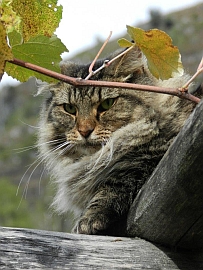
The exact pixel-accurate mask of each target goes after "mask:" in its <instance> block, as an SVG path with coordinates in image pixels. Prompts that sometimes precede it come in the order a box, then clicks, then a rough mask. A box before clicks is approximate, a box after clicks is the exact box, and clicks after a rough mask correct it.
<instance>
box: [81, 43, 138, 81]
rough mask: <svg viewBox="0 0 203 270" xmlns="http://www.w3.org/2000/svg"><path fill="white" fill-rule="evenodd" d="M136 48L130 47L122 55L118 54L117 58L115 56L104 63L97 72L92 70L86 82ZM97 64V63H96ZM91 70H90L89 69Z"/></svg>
mask: <svg viewBox="0 0 203 270" xmlns="http://www.w3.org/2000/svg"><path fill="white" fill-rule="evenodd" d="M133 47H134V46H131V47H129V48H128V49H127V50H125V51H123V52H122V53H120V54H118V55H117V56H115V57H114V58H113V59H111V60H105V61H104V63H103V64H102V66H101V67H99V68H98V69H96V70H95V71H93V70H91V72H90V71H89V72H90V73H89V74H88V76H87V77H86V78H85V80H89V79H90V78H91V77H92V76H93V75H95V74H96V73H98V72H99V71H100V70H102V69H103V68H106V67H109V66H110V65H111V63H113V61H115V60H116V59H118V58H119V57H121V56H123V55H124V54H126V53H127V52H129V51H130V50H132V48H133ZM94 64H95V63H94ZM89 70H90V69H89Z"/></svg>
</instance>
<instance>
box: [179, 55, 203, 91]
mask: <svg viewBox="0 0 203 270" xmlns="http://www.w3.org/2000/svg"><path fill="white" fill-rule="evenodd" d="M200 73H203V57H202V60H201V61H200V64H199V66H198V68H197V71H196V73H195V74H194V75H193V76H192V78H190V79H189V81H188V82H187V83H186V84H185V85H184V86H183V87H182V88H181V91H183V92H186V91H187V90H188V87H189V85H190V84H191V83H192V82H193V81H194V79H195V78H196V77H197V76H199V74H200Z"/></svg>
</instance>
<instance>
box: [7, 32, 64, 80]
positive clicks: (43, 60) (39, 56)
mask: <svg viewBox="0 0 203 270" xmlns="http://www.w3.org/2000/svg"><path fill="white" fill-rule="evenodd" d="M18 35H19V34H18V33H16V32H15V31H14V32H12V33H10V34H9V40H13V39H14V36H18ZM18 38H19V37H18ZM12 42H13V41H12ZM12 42H11V43H12ZM64 51H68V50H67V49H66V47H65V45H64V44H63V43H62V42H61V40H60V39H59V38H57V37H56V36H55V35H54V36H52V37H51V38H48V37H45V36H37V37H34V38H30V40H28V41H27V42H26V43H23V44H16V42H14V44H13V46H12V52H13V55H14V57H15V58H18V59H21V60H22V61H25V62H29V63H32V64H36V65H38V66H41V67H44V68H47V69H49V70H52V71H56V72H59V73H60V68H59V62H60V61H61V57H60V54H61V53H63V52H64ZM6 72H7V73H8V74H9V75H10V76H12V77H14V78H16V79H17V80H19V81H21V82H25V81H27V80H28V79H29V78H30V77H32V76H35V77H36V78H38V79H40V80H42V81H47V82H53V81H54V79H52V78H49V77H48V76H45V75H42V74H40V73H38V72H34V71H31V70H28V69H25V68H22V67H19V66H15V65H13V64H10V63H7V64H6Z"/></svg>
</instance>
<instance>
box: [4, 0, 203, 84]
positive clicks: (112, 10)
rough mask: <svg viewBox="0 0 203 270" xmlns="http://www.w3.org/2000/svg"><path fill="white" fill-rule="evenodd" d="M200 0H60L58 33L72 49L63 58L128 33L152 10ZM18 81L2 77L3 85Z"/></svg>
mask: <svg viewBox="0 0 203 270" xmlns="http://www.w3.org/2000/svg"><path fill="white" fill-rule="evenodd" d="M200 2H202V1H201V0H178V1H177V0H170V1H163V0H153V1H150V0H139V3H138V0H137V1H136V0H125V1H118V0H102V1H97V0H85V1H84V0H58V4H61V5H62V6H63V17H62V20H61V22H60V25H59V28H58V29H57V30H56V35H57V36H58V37H59V38H60V39H61V40H62V42H63V43H64V44H65V45H66V47H67V48H68V50H69V53H68V54H63V55H62V57H63V58H64V57H66V58H67V57H72V56H73V55H74V54H76V53H78V52H80V51H81V50H83V49H86V48H88V47H90V46H92V45H93V44H94V43H95V42H96V40H97V38H99V39H103V40H105V39H106V38H107V37H108V35H109V33H110V31H113V34H112V38H116V37H117V36H120V35H121V34H125V33H126V25H131V26H134V25H136V24H139V23H143V22H146V21H147V20H148V19H149V11H150V9H158V10H159V11H160V12H162V13H163V14H166V13H169V12H172V11H176V10H179V9H183V8H186V7H190V6H193V5H195V4H198V3H200ZM5 84H10V85H13V84H16V81H15V80H13V79H11V78H9V77H8V76H5V75H4V76H3V79H2V82H1V85H0V88H1V87H3V86H4V85H5Z"/></svg>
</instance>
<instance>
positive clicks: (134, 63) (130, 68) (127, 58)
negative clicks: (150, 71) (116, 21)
mask: <svg viewBox="0 0 203 270" xmlns="http://www.w3.org/2000/svg"><path fill="white" fill-rule="evenodd" d="M123 51H125V50H119V51H117V52H115V53H114V54H112V55H111V56H110V60H111V59H113V58H114V57H116V56H118V55H119V54H120V53H122V52H123ZM144 66H145V59H144V56H143V54H142V52H141V50H140V49H139V48H138V47H137V46H134V47H133V48H132V49H131V50H130V51H128V52H127V53H126V54H124V55H122V56H121V57H119V58H118V59H116V60H115V61H113V62H112V64H111V65H110V66H109V67H108V68H107V69H108V71H107V72H108V74H111V76H113V77H116V78H120V80H122V81H123V82H125V81H129V79H130V78H131V77H135V76H140V75H141V74H142V73H144Z"/></svg>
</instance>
